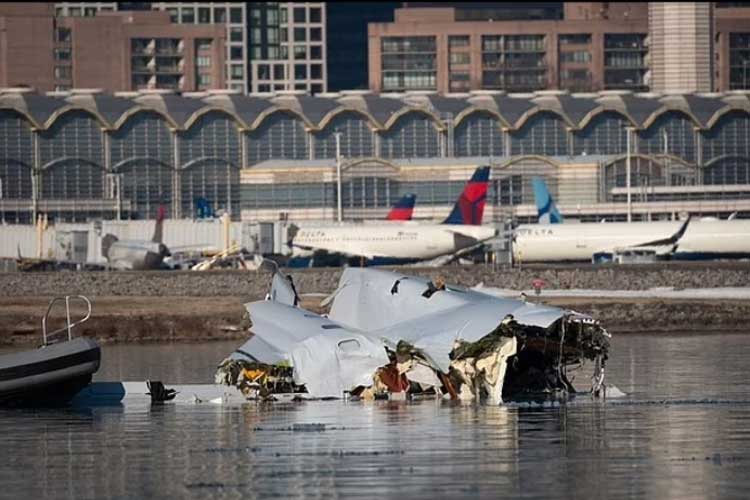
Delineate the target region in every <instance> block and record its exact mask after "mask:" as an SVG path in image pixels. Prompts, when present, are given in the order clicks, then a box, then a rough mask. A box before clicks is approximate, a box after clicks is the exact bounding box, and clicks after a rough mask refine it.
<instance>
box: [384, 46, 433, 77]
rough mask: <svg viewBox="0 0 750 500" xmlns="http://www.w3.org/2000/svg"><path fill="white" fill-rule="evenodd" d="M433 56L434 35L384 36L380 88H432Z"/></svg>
mask: <svg viewBox="0 0 750 500" xmlns="http://www.w3.org/2000/svg"><path fill="white" fill-rule="evenodd" d="M436 59H437V48H436V42H435V37H434V36H412V37H401V36H393V37H384V38H383V39H382V60H381V65H382V74H383V81H382V83H383V90H435V89H436V88H437V81H436V80H437V63H436Z"/></svg>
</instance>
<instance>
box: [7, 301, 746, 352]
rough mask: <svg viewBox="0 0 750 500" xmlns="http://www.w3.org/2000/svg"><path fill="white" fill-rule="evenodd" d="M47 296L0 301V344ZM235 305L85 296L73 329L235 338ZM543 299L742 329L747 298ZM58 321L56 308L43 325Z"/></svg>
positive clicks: (652, 324)
mask: <svg viewBox="0 0 750 500" xmlns="http://www.w3.org/2000/svg"><path fill="white" fill-rule="evenodd" d="M319 300H320V297H306V298H305V299H304V303H303V306H304V307H306V308H308V309H313V310H315V309H316V307H315V306H316V305H317V304H318V302H319ZM48 301H49V297H48V296H36V297H4V298H0V345H5V346H13V345H15V346H32V345H38V344H39V343H40V342H41V326H40V325H41V318H42V315H43V314H44V311H45V309H46V307H47V303H48ZM243 302H244V299H243V298H241V297H236V296H224V297H174V296H166V297H142V296H129V297H122V296H108V297H93V298H92V305H93V313H92V317H91V319H90V320H89V321H88V322H86V323H85V324H84V325H82V326H81V327H80V328H79V329H77V330H76V331H77V332H78V333H77V334H83V335H88V336H91V337H93V338H96V339H97V340H99V341H100V342H102V343H112V342H151V341H194V342H197V341H208V340H238V341H241V340H242V339H244V338H245V337H246V334H245V332H244V331H243V330H242V329H241V327H240V323H241V321H242V316H243V314H244V308H243V307H242V303H243ZM545 303H546V304H550V305H556V306H561V307H568V308H572V309H575V310H577V311H580V312H584V313H589V314H591V315H593V316H594V317H596V318H599V319H600V320H601V321H602V322H603V323H604V325H605V326H606V327H607V329H608V330H609V331H610V332H612V333H614V334H624V333H638V332H658V333H676V332H702V333H706V332H727V331H742V332H747V331H749V330H750V329H749V328H748V327H747V323H746V319H747V318H749V317H750V302H748V301H731V300H730V301H720V300H701V301H695V300H657V299H618V300H613V299H581V298H558V299H548V300H545ZM76 314H78V313H74V315H73V316H74V317H76ZM62 325H63V323H62V311H60V310H58V312H57V314H55V315H54V320H53V321H52V322H51V324H50V329H55V328H60V327H61V326H62Z"/></svg>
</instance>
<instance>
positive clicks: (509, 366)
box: [216, 268, 610, 402]
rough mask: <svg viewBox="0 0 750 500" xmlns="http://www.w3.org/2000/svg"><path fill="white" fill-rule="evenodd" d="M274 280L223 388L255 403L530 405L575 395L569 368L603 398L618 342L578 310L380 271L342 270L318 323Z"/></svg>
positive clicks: (254, 310)
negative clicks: (415, 400) (588, 374)
mask: <svg viewBox="0 0 750 500" xmlns="http://www.w3.org/2000/svg"><path fill="white" fill-rule="evenodd" d="M298 304H299V298H298V295H297V292H296V290H295V288H294V284H293V283H292V280H291V278H290V277H288V276H285V275H283V274H282V273H281V272H279V271H278V270H275V272H274V275H273V279H272V284H271V292H270V293H269V294H268V295H267V296H266V299H265V300H262V301H257V302H251V303H248V304H246V305H245V307H246V310H247V315H248V318H249V320H250V331H251V332H252V336H251V337H250V339H249V340H248V341H247V342H245V343H244V344H243V345H242V346H240V348H239V349H237V350H236V351H235V352H234V353H232V354H231V356H230V357H229V358H227V359H226V360H224V361H223V362H222V363H221V365H220V366H219V368H218V371H217V373H216V382H217V383H223V384H226V385H231V386H236V387H237V388H239V389H240V390H241V391H242V393H243V394H244V395H245V396H246V397H248V398H257V399H271V400H273V399H279V398H294V397H299V398H303V399H311V398H344V397H359V398H364V399H372V398H386V397H389V398H394V399H398V398H404V397H406V395H428V394H431V395H434V396H435V397H444V398H449V397H450V398H451V399H475V398H486V399H488V400H490V401H494V402H501V401H502V400H503V399H505V400H508V399H513V398H518V397H520V398H523V397H525V396H529V395H534V394H540V393H541V394H548V395H549V394H550V393H553V394H560V393H562V394H567V393H573V392H575V390H574V388H573V386H572V384H571V382H570V381H569V379H568V370H569V369H573V368H576V367H579V366H581V365H582V364H584V363H585V362H586V361H591V362H593V363H594V365H593V368H594V369H593V376H592V385H591V392H592V393H593V394H594V395H595V396H600V395H603V394H604V391H605V385H604V367H605V362H606V360H607V354H608V351H609V339H610V335H609V334H608V333H607V332H606V330H605V329H604V328H602V326H601V325H600V324H599V322H598V321H596V320H594V319H593V318H591V317H588V316H586V315H583V314H579V313H576V312H574V311H569V310H564V309H560V308H557V307H549V306H545V305H539V304H534V303H529V302H526V301H522V300H512V299H503V298H498V297H494V296H490V295H487V294H484V293H481V292H479V291H474V290H468V289H464V288H461V287H454V286H450V285H449V286H446V285H445V284H444V283H443V282H442V280H436V282H435V283H433V282H431V281H429V280H427V279H424V278H419V277H414V276H404V275H402V274H398V273H394V272H390V271H383V270H380V269H372V268H348V269H345V270H344V272H343V274H342V276H341V280H340V282H339V286H338V289H337V290H336V291H335V292H333V294H332V295H331V296H329V297H328V298H326V299H325V300H324V301H323V303H322V305H323V306H326V307H327V306H328V305H329V304H330V313H329V314H328V315H327V316H326V315H319V314H316V313H313V312H310V311H307V310H305V309H302V308H301V307H299V305H298Z"/></svg>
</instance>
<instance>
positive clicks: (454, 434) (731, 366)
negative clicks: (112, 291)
mask: <svg viewBox="0 0 750 500" xmlns="http://www.w3.org/2000/svg"><path fill="white" fill-rule="evenodd" d="M237 344H238V342H229V343H226V342H216V343H211V344H181V345H165V344H162V345H159V344H152V345H115V346H105V347H104V348H103V363H102V369H101V371H100V373H99V374H98V376H97V379H98V380H144V379H146V378H151V379H161V380H164V381H165V382H167V385H169V383H189V382H199V383H203V382H209V381H211V379H212V377H213V371H214V367H215V365H216V363H217V362H218V361H220V360H221V359H222V358H223V357H224V356H225V355H226V354H227V353H228V352H230V351H231V350H232V349H233V348H234V347H235V346H236V345H237ZM748 367H750V335H747V334H746V335H690V336H664V335H662V336H645V335H628V336H621V337H615V338H614V339H613V349H612V351H611V359H610V362H609V365H608V372H607V377H608V381H609V383H610V384H614V385H616V386H617V387H618V388H619V389H621V390H622V391H624V392H625V393H627V396H625V397H622V398H618V399H609V400H607V401H604V402H594V401H591V400H590V399H589V398H588V396H579V397H577V398H575V399H574V400H572V401H570V402H566V403H564V404H554V405H552V404H549V405H543V406H529V405H523V404H512V403H510V404H505V405H502V406H491V405H483V404H458V403H452V402H438V401H432V400H422V401H416V402H387V401H384V402H336V401H331V402H301V403H273V404H256V403H249V404H245V405H236V406H221V405H212V404H208V403H206V404H181V405H174V404H172V405H163V406H159V407H151V406H150V405H143V406H134V407H133V406H127V407H122V406H120V407H106V408H105V407H101V408H95V409H82V410H73V409H67V410H0V431H1V432H2V438H1V440H0V486H1V488H0V497H2V498H14V499H15V498H18V499H21V498H33V499H38V498H70V499H88V498H237V499H240V498H241V499H248V498H271V497H279V498H323V497H325V498H328V497H335V498H354V497H367V498H384V497H394V498H427V499H434V498H526V499H532V498H539V499H557V498H576V499H597V500H598V499H602V498H656V499H680V500H686V499H722V498H750V393H748V385H747V380H748V375H750V368H748ZM584 375H585V374H583V373H582V374H581V375H579V377H578V380H577V384H576V385H578V386H579V389H583V388H585V386H586V382H587V380H586V377H585V376H584ZM574 383H575V382H574Z"/></svg>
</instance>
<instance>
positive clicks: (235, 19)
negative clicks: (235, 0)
mask: <svg viewBox="0 0 750 500" xmlns="http://www.w3.org/2000/svg"><path fill="white" fill-rule="evenodd" d="M229 22H231V23H232V24H241V23H242V8H241V7H232V8H230V9H229Z"/></svg>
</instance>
